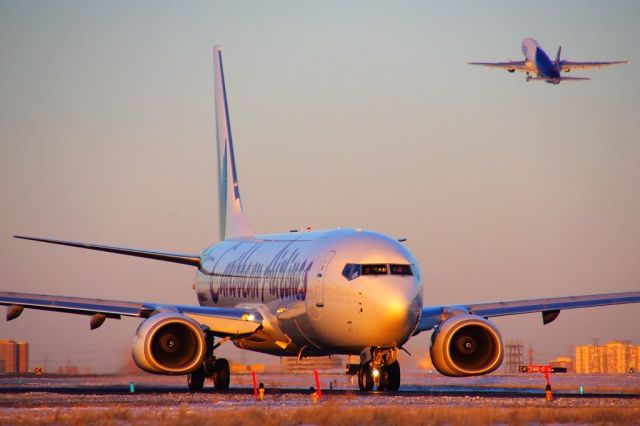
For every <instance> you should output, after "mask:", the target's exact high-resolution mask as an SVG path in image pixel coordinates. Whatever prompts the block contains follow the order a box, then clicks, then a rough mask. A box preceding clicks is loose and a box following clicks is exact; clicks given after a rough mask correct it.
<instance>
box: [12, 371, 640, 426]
mask: <svg viewBox="0 0 640 426" xmlns="http://www.w3.org/2000/svg"><path fill="white" fill-rule="evenodd" d="M323 378H324V382H325V383H329V382H331V383H332V387H334V389H329V388H328V387H329V386H327V387H326V388H323V390H322V393H323V395H322V398H321V399H320V401H319V402H314V400H313V399H312V398H311V395H310V392H309V383H312V382H311V380H310V377H308V375H282V374H274V375H261V376H259V380H260V381H264V383H265V387H266V395H265V399H264V400H263V401H257V400H256V399H255V398H254V393H253V389H252V387H251V382H252V381H251V375H244V376H242V375H241V376H239V377H238V376H236V377H234V382H232V388H231V390H229V391H228V392H218V391H215V390H214V389H213V388H212V387H211V386H208V387H205V390H204V391H203V392H196V393H192V392H189V391H188V390H187V387H186V384H185V383H184V381H183V380H182V379H183V378H157V377H153V376H135V377H134V376H131V377H129V376H106V377H105V376H96V377H79V378H50V377H39V378H35V377H32V378H0V425H4V424H11V425H16V424H21V425H32V424H51V423H55V424H86V423H91V424H154V425H156V424H167V425H168V424H171V425H173V424H176V423H178V422H179V423H181V424H208V423H212V422H213V421H214V420H215V424H216V425H225V424H229V425H231V424H233V425H245V424H247V425H250V424H257V423H259V424H262V425H266V426H268V425H285V424H287V425H288V424H319V425H325V424H326V425H329V424H335V423H336V419H339V420H340V421H339V423H341V424H354V425H356V424H364V423H374V424H399V423H408V424H433V423H440V424H466V423H474V424H495V423H502V424H506V423H512V422H513V421H514V420H513V419H517V420H518V422H520V423H590V422H593V421H595V420H594V419H596V420H598V419H600V420H602V422H604V423H607V422H608V423H612V424H624V423H628V424H633V422H634V420H633V419H637V418H638V417H639V416H640V404H639V403H638V402H639V400H640V392H638V391H637V390H636V389H637V386H636V385H638V376H629V377H626V378H625V377H622V376H620V377H617V378H615V379H616V380H615V383H616V385H617V387H615V388H612V387H611V386H610V384H611V383H613V382H614V380H613V379H612V378H611V377H596V378H585V377H575V378H570V377H567V378H565V379H564V380H556V382H558V391H557V392H555V393H554V396H555V399H554V400H553V401H551V402H549V401H547V400H546V398H545V395H544V386H538V385H539V384H540V380H539V378H521V377H502V376H493V377H485V378H482V379H473V380H451V379H447V378H440V377H432V378H431V377H426V378H425V377H424V376H420V375H419V376H415V377H411V376H408V377H407V380H406V383H407V384H406V385H403V386H402V387H401V388H400V391H399V392H376V391H374V392H360V391H358V390H357V389H356V387H355V386H354V385H353V384H352V383H350V382H349V381H348V379H346V378H345V377H344V376H338V375H336V376H331V375H329V374H325V375H324V376H323ZM425 379H431V380H425ZM130 381H133V382H134V392H133V393H132V392H130V387H129V382H130ZM574 381H580V382H581V383H586V384H587V385H586V388H587V390H589V389H591V390H592V391H587V392H585V393H584V394H582V395H581V394H579V393H578V391H577V387H576V386H575V385H574ZM334 383H335V384H334ZM424 383H429V385H425V384H424ZM488 407H490V408H491V410H488V409H487V408H488ZM567 416H569V417H567ZM611 416H613V417H611ZM366 419H370V421H366ZM425 419H428V421H427V420H425Z"/></svg>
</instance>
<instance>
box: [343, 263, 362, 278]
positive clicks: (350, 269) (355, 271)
mask: <svg viewBox="0 0 640 426" xmlns="http://www.w3.org/2000/svg"><path fill="white" fill-rule="evenodd" d="M361 266H362V265H356V264H354V263H347V264H346V265H344V269H343V270H342V276H343V277H345V278H346V279H348V280H349V281H351V280H355V279H356V278H358V277H359V276H360V267H361Z"/></svg>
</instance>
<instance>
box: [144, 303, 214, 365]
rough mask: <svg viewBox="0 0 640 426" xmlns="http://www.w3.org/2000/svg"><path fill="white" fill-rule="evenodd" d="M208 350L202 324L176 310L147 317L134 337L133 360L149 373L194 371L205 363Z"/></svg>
mask: <svg viewBox="0 0 640 426" xmlns="http://www.w3.org/2000/svg"><path fill="white" fill-rule="evenodd" d="M205 352H206V343H205V337H204V333H203V332H202V329H201V327H200V324H198V323H197V322H196V321H194V320H192V319H191V318H188V317H186V316H184V315H181V314H177V313H161V314H157V315H154V316H152V317H150V318H147V319H146V320H144V321H143V322H142V324H140V326H139V327H138V329H137V330H136V334H135V335H134V336H133V351H132V356H133V360H134V361H135V363H136V365H137V366H138V367H140V368H141V369H143V370H145V371H147V372H149V373H155V374H188V373H191V372H193V371H195V370H196V369H197V368H198V367H200V366H201V365H202V362H203V359H204V355H205Z"/></svg>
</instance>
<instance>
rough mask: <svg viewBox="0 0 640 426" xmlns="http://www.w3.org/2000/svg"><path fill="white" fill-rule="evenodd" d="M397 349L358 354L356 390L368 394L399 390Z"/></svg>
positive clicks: (376, 349)
mask: <svg viewBox="0 0 640 426" xmlns="http://www.w3.org/2000/svg"><path fill="white" fill-rule="evenodd" d="M397 357H398V349H397V348H371V349H367V350H365V351H363V352H362V354H360V360H361V361H360V367H359V368H358V388H359V389H360V390H361V391H365V392H369V391H371V390H373V388H374V386H375V387H376V389H377V390H379V391H397V390H398V389H400V364H399V363H398V359H397Z"/></svg>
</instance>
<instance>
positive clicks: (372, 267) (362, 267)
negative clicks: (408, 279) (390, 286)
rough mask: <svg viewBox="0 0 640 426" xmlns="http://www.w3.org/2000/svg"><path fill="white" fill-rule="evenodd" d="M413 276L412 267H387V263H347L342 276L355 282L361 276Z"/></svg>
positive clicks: (395, 265)
mask: <svg viewBox="0 0 640 426" xmlns="http://www.w3.org/2000/svg"><path fill="white" fill-rule="evenodd" d="M389 273H391V275H413V270H412V269H411V265H397V264H394V265H387V264H386V263H369V264H358V263H347V264H346V265H344V269H342V276H343V277H345V278H346V279H348V280H349V281H351V280H355V279H356V278H358V277H359V276H360V275H387V274H389Z"/></svg>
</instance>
